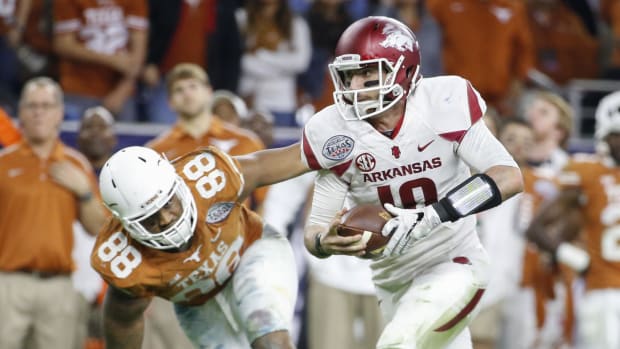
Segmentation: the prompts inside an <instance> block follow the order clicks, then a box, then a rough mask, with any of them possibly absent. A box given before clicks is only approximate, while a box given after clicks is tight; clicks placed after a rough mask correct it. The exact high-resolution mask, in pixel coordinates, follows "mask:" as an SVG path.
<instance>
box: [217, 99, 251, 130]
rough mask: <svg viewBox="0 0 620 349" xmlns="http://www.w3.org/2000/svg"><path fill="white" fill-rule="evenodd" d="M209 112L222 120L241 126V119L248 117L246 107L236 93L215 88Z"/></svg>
mask: <svg viewBox="0 0 620 349" xmlns="http://www.w3.org/2000/svg"><path fill="white" fill-rule="evenodd" d="M211 113H213V115H214V116H216V117H218V118H219V119H221V120H222V121H225V122H227V123H229V124H232V125H235V126H237V127H241V123H242V120H244V119H246V118H247V117H248V107H247V106H246V105H245V102H244V101H243V99H241V97H239V96H237V95H236V94H234V93H232V92H230V91H226V90H217V91H215V92H213V97H212V99H211Z"/></svg>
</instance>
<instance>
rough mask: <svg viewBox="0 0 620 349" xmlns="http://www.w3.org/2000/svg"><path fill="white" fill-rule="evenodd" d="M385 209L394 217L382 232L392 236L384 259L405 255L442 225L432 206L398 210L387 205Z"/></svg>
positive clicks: (385, 250) (384, 253) (384, 251)
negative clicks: (417, 242)
mask: <svg viewBox="0 0 620 349" xmlns="http://www.w3.org/2000/svg"><path fill="white" fill-rule="evenodd" d="M383 207H385V209H386V210H387V211H388V212H390V213H391V214H392V216H394V218H392V219H390V220H389V221H387V223H385V226H383V229H382V230H381V234H383V235H384V236H388V235H390V234H392V237H391V238H390V241H389V242H388V244H387V245H386V246H385V249H384V250H383V257H389V256H396V255H401V254H403V253H404V252H405V251H407V250H408V249H409V248H410V247H411V246H413V244H415V243H416V241H418V240H420V239H424V238H425V237H427V236H428V235H429V234H430V233H431V231H432V230H433V229H434V228H435V227H437V226H438V225H439V224H441V219H440V218H439V215H438V214H437V211H435V209H434V208H433V207H432V206H430V205H429V206H426V207H424V208H421V209H404V208H398V207H395V206H394V205H392V204H385V205H383Z"/></svg>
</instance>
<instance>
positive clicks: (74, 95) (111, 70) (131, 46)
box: [54, 0, 148, 121]
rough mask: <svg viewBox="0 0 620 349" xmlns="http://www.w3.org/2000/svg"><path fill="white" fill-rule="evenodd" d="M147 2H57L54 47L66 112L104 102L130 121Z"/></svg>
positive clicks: (71, 114)
mask: <svg viewBox="0 0 620 349" xmlns="http://www.w3.org/2000/svg"><path fill="white" fill-rule="evenodd" d="M147 28H148V19H147V4H146V0H107V1H98V0H86V1H82V0H56V1H55V2H54V33H55V35H54V49H55V51H56V53H57V54H58V56H59V76H60V83H61V85H62V87H63V89H64V90H65V93H66V95H65V104H66V110H65V113H66V115H67V117H68V118H69V119H79V118H80V116H81V115H82V113H83V111H84V110H85V109H87V108H90V107H94V106H97V105H103V106H104V107H106V108H107V109H108V110H110V111H111V112H112V113H114V114H115V116H116V118H117V119H118V120H123V121H133V120H135V119H136V118H137V111H136V106H135V101H134V98H133V92H134V87H135V81H136V78H137V76H138V73H139V72H140V70H141V69H142V63H143V61H144V56H145V54H146V37H147V34H146V30H147Z"/></svg>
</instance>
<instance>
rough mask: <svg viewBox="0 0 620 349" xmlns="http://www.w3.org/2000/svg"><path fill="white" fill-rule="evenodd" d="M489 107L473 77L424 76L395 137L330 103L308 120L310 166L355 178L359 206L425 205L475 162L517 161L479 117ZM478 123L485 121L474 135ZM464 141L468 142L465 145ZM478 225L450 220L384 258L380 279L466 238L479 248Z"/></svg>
mask: <svg viewBox="0 0 620 349" xmlns="http://www.w3.org/2000/svg"><path fill="white" fill-rule="evenodd" d="M485 110H486V104H485V102H484V100H483V99H482V98H481V97H480V95H479V94H478V92H477V91H476V90H475V89H474V88H473V87H472V86H471V84H470V83H469V82H468V81H467V80H465V79H463V78H461V77H457V76H442V77H435V78H424V79H422V80H421V82H420V83H419V85H418V86H417V87H416V89H415V91H414V93H413V94H412V95H411V96H410V97H409V100H408V101H407V107H406V111H405V115H404V117H403V118H402V120H401V123H400V124H399V125H398V126H397V127H396V129H395V130H394V131H393V134H392V136H391V137H387V136H385V135H383V134H382V133H380V132H378V131H377V130H376V129H374V128H373V127H372V125H370V124H369V123H368V122H367V121H364V120H361V121H345V120H344V119H343V118H342V117H341V116H340V115H339V114H338V111H337V110H336V107H335V106H330V107H327V108H325V109H324V110H322V111H321V112H319V113H317V114H316V115H314V116H313V117H312V118H311V119H310V121H309V122H308V123H307V124H306V126H305V128H304V133H303V143H302V145H303V155H302V157H303V159H304V161H306V163H307V165H308V166H309V167H310V168H312V169H317V170H318V169H328V170H330V171H332V172H333V173H335V174H336V175H338V176H339V178H340V179H341V180H342V181H344V182H345V183H347V184H348V187H349V189H348V190H349V192H348V195H349V199H351V200H352V201H353V202H354V203H356V204H362V203H382V204H384V203H388V202H389V203H393V204H394V205H395V206H398V207H404V208H420V207H424V206H426V205H430V204H432V203H434V202H437V201H438V200H439V199H440V198H442V197H443V196H445V195H446V193H447V192H448V191H449V190H450V189H452V188H454V187H455V186H457V185H458V184H459V183H461V182H463V181H464V180H466V179H467V178H469V177H470V176H471V172H470V167H472V168H474V169H475V170H477V171H480V172H483V171H485V170H486V169H488V168H489V167H491V166H494V165H509V166H515V167H516V166H517V165H516V164H515V163H514V161H513V160H512V157H511V156H510V155H509V154H508V152H507V151H506V150H505V149H504V147H503V146H502V145H501V144H500V143H499V142H498V141H497V140H496V139H495V137H493V136H492V135H491V133H490V132H488V130H487V129H486V127H485V126H484V123H483V122H480V123H478V121H479V120H480V119H481V118H482V116H483V114H484V112H485ZM473 125H480V126H476V127H475V128H474V130H475V132H473V133H474V134H475V136H470V137H469V139H467V137H466V135H467V134H468V132H469V131H470V130H471V129H472V126H473ZM478 129H480V130H482V132H481V131H480V130H478ZM465 139H467V142H466V143H467V146H463V147H461V145H462V143H463V141H464V140H465ZM475 224H476V223H475V217H474V216H473V215H472V216H468V217H465V218H463V219H460V220H458V221H457V222H454V223H444V224H442V225H441V226H440V228H438V230H437V231H436V232H433V233H432V234H431V235H430V236H429V237H428V238H426V239H423V240H421V241H420V242H418V243H417V244H416V245H415V246H414V247H413V248H412V249H411V250H410V251H409V252H408V253H406V254H405V255H403V256H401V257H392V258H385V259H379V260H377V261H376V262H375V263H374V265H373V268H374V269H375V282H379V283H380V280H381V279H382V278H383V276H385V277H386V278H388V275H387V274H389V279H393V278H394V277H398V276H399V275H398V274H400V273H407V274H409V276H407V277H406V278H407V279H410V278H411V276H412V275H411V268H409V267H406V266H405V265H403V264H406V265H409V266H410V267H416V266H419V265H423V264H426V263H430V262H431V261H432V259H433V258H432V257H433V256H438V255H442V254H444V253H447V252H449V251H450V250H452V249H454V248H455V247H456V246H457V245H459V244H460V245H463V244H467V241H468V242H469V243H470V244H471V245H472V246H478V245H479V242H478V240H477V236H476V234H475V233H473V231H474V228H475ZM410 264H415V265H410ZM403 267H404V268H403ZM388 269H389V272H388ZM384 272H386V273H384ZM382 274H385V275H383V276H382ZM385 281H387V280H385Z"/></svg>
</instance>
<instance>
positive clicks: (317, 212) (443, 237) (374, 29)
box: [301, 17, 523, 349]
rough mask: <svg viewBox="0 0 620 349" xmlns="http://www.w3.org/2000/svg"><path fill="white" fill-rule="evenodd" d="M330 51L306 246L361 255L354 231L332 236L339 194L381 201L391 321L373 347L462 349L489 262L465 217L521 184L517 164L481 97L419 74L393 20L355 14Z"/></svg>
mask: <svg viewBox="0 0 620 349" xmlns="http://www.w3.org/2000/svg"><path fill="white" fill-rule="evenodd" d="M335 56H336V58H335V60H334V62H333V63H332V64H330V65H329V69H330V72H331V76H332V79H333V82H334V85H335V92H334V101H335V103H334V105H332V106H329V107H327V108H325V109H323V110H322V111H320V112H319V113H317V114H315V115H314V116H313V117H312V118H311V119H310V121H309V122H308V123H307V124H306V126H305V127H304V132H303V140H302V159H301V161H303V162H305V163H306V165H307V166H308V167H309V168H311V169H314V170H318V171H319V174H318V176H317V179H316V188H315V191H314V198H313V205H312V211H311V215H310V217H309V223H308V225H307V227H306V231H305V244H306V247H307V248H308V250H309V251H310V252H311V253H313V254H314V255H316V256H319V257H328V256H330V255H332V254H346V255H360V254H361V252H362V251H363V249H364V248H365V245H364V243H363V242H362V241H361V240H360V237H359V236H356V237H340V236H338V235H337V234H336V230H335V226H336V224H337V223H338V222H339V221H340V219H341V216H342V214H343V213H344V212H345V210H343V205H344V202H345V198H347V199H350V200H351V202H353V203H354V204H356V205H357V204H363V203H376V204H379V203H381V204H383V205H384V206H385V207H386V209H388V210H389V211H390V212H391V213H392V214H393V215H394V218H393V219H391V220H390V221H388V223H387V224H386V227H385V228H384V231H383V233H384V234H386V235H387V234H392V237H391V239H390V242H389V243H388V245H387V246H386V247H385V249H384V252H383V256H382V257H381V258H378V259H377V260H375V261H374V262H373V264H372V268H373V273H374V275H373V279H374V282H375V286H376V288H377V294H378V297H379V302H380V304H381V308H382V311H383V313H384V316H385V317H386V320H387V323H388V324H387V326H386V327H385V329H384V331H383V333H382V335H381V337H380V339H379V342H378V343H377V348H381V349H384V348H424V349H426V348H434V349H440V348H459V349H463V348H471V340H470V339H469V332H468V331H467V330H465V328H466V326H467V324H468V323H469V321H470V320H471V318H472V316H474V314H475V308H476V304H477V303H478V301H479V300H480V297H481V296H482V294H483V293H484V289H485V286H486V284H487V269H488V260H487V256H486V253H485V251H484V249H483V248H482V247H481V245H480V242H479V241H478V237H477V234H476V231H475V225H476V221H475V220H476V218H475V216H474V213H477V212H480V211H483V210H485V209H488V208H491V207H494V206H496V205H499V204H500V203H501V202H502V201H503V200H505V199H506V198H508V197H510V196H512V195H514V194H515V193H518V192H520V191H521V190H522V186H523V184H522V179H521V173H520V170H519V168H518V166H517V165H516V163H515V162H514V160H513V159H512V157H511V156H510V155H509V153H508V152H507V151H506V150H505V149H504V147H503V146H502V145H501V144H500V143H499V142H498V141H497V139H496V138H495V137H494V136H493V135H492V134H491V133H490V132H489V130H488V129H487V127H486V126H485V124H484V122H480V120H481V118H482V115H483V114H484V112H485V110H486V104H485V102H484V100H483V99H482V98H481V97H480V95H479V94H478V92H477V91H476V90H475V89H474V88H473V87H472V85H471V84H470V83H469V82H468V81H467V80H465V79H463V78H461V77H458V76H441V77H434V78H424V79H423V78H422V76H421V75H420V74H419V72H420V48H419V44H418V41H417V40H416V38H415V35H414V34H413V33H412V32H411V30H410V29H409V28H408V27H407V26H405V25H404V24H402V23H401V22H399V21H396V20H394V19H391V18H387V17H367V18H363V19H360V20H358V21H356V22H354V23H353V24H352V25H350V26H349V27H348V28H347V29H346V30H345V32H344V33H343V34H342V36H341V38H340V40H339V42H338V45H337V48H336V55H335ZM470 168H473V169H474V170H476V174H475V175H472V173H471V172H470ZM498 228H499V227H498Z"/></svg>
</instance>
